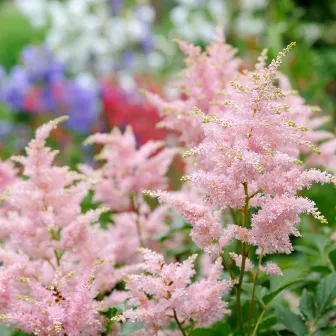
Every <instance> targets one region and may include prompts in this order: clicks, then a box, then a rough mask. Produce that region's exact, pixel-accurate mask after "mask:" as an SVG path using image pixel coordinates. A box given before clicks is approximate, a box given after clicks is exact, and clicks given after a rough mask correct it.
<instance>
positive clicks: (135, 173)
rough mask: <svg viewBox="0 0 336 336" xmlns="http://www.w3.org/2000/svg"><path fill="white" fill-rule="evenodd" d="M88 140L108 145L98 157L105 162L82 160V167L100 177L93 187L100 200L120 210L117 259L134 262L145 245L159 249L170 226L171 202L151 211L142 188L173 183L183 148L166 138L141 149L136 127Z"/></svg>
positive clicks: (92, 176) (115, 218) (91, 175)
mask: <svg viewBox="0 0 336 336" xmlns="http://www.w3.org/2000/svg"><path fill="white" fill-rule="evenodd" d="M86 143H87V144H89V143H91V144H92V143H95V144H98V145H103V147H102V149H101V151H100V153H99V154H98V155H97V156H96V158H97V159H99V160H102V161H103V164H102V165H101V166H100V167H99V168H97V169H93V168H91V167H89V166H86V165H81V166H80V169H81V171H82V172H83V173H85V174H86V176H88V177H89V178H90V179H92V180H95V181H96V182H97V183H95V184H94V186H93V190H94V201H96V202H99V203H102V204H103V205H104V206H108V207H109V208H110V209H111V210H113V211H114V212H115V213H116V214H115V215H114V216H113V222H114V225H112V226H110V228H109V232H110V233H111V236H110V239H111V240H110V243H112V245H113V246H114V253H115V255H116V258H117V262H118V263H122V264H124V263H130V262H134V260H135V259H136V257H137V256H138V254H137V253H136V251H137V249H138V248H139V247H148V248H151V249H155V250H159V249H160V246H159V245H160V244H159V243H158V242H157V241H155V240H154V239H153V237H155V235H157V234H163V233H164V232H167V231H168V230H169V227H168V225H167V224H166V218H167V207H165V206H159V207H157V208H156V209H155V210H154V211H151V210H150V208H149V206H148V205H147V204H146V202H145V201H144V200H143V196H142V191H143V190H144V189H148V188H165V187H167V182H168V180H167V177H166V173H167V171H168V168H169V166H170V164H171V162H172V160H173V158H174V156H175V155H176V153H177V151H176V150H175V149H171V148H163V146H164V143H163V142H160V141H149V142H147V143H146V144H144V145H143V146H141V147H140V148H138V147H137V142H136V138H135V135H134V133H133V131H132V129H131V128H130V127H127V128H126V130H125V132H124V133H121V131H120V130H119V129H118V128H114V129H113V130H112V131H111V133H109V134H94V135H92V136H90V137H89V138H88V139H87V141H86Z"/></svg>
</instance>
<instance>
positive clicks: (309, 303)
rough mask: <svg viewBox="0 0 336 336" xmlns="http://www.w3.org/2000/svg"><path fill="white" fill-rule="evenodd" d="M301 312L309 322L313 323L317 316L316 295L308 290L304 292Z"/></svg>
mask: <svg viewBox="0 0 336 336" xmlns="http://www.w3.org/2000/svg"><path fill="white" fill-rule="evenodd" d="M300 311H301V313H302V315H303V316H304V317H305V319H306V320H308V321H313V320H314V318H315V316H316V303H315V298H314V295H313V294H312V293H309V292H307V291H306V290H304V291H303V294H302V297H301V300H300Z"/></svg>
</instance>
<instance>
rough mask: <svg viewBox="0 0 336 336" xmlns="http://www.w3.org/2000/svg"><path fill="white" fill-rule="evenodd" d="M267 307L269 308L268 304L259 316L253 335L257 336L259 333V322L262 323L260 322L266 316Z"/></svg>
mask: <svg viewBox="0 0 336 336" xmlns="http://www.w3.org/2000/svg"><path fill="white" fill-rule="evenodd" d="M267 308H268V306H267V305H266V306H265V307H264V309H263V311H262V312H261V314H260V316H259V318H258V321H257V324H256V326H255V328H254V330H253V334H252V336H256V335H257V330H258V327H259V324H260V322H261V321H262V318H263V317H264V315H265V312H266V310H267Z"/></svg>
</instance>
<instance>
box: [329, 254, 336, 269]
mask: <svg viewBox="0 0 336 336" xmlns="http://www.w3.org/2000/svg"><path fill="white" fill-rule="evenodd" d="M329 259H330V261H331V263H332V264H333V266H334V269H335V270H336V249H334V250H332V251H331V252H330V253H329Z"/></svg>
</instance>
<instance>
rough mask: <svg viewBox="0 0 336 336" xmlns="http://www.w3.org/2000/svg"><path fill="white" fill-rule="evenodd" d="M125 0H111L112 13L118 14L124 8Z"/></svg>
mask: <svg viewBox="0 0 336 336" xmlns="http://www.w3.org/2000/svg"><path fill="white" fill-rule="evenodd" d="M123 2H124V1H123V0H110V9H111V12H112V15H114V16H118V15H119V14H120V12H121V11H122V8H123Z"/></svg>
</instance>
